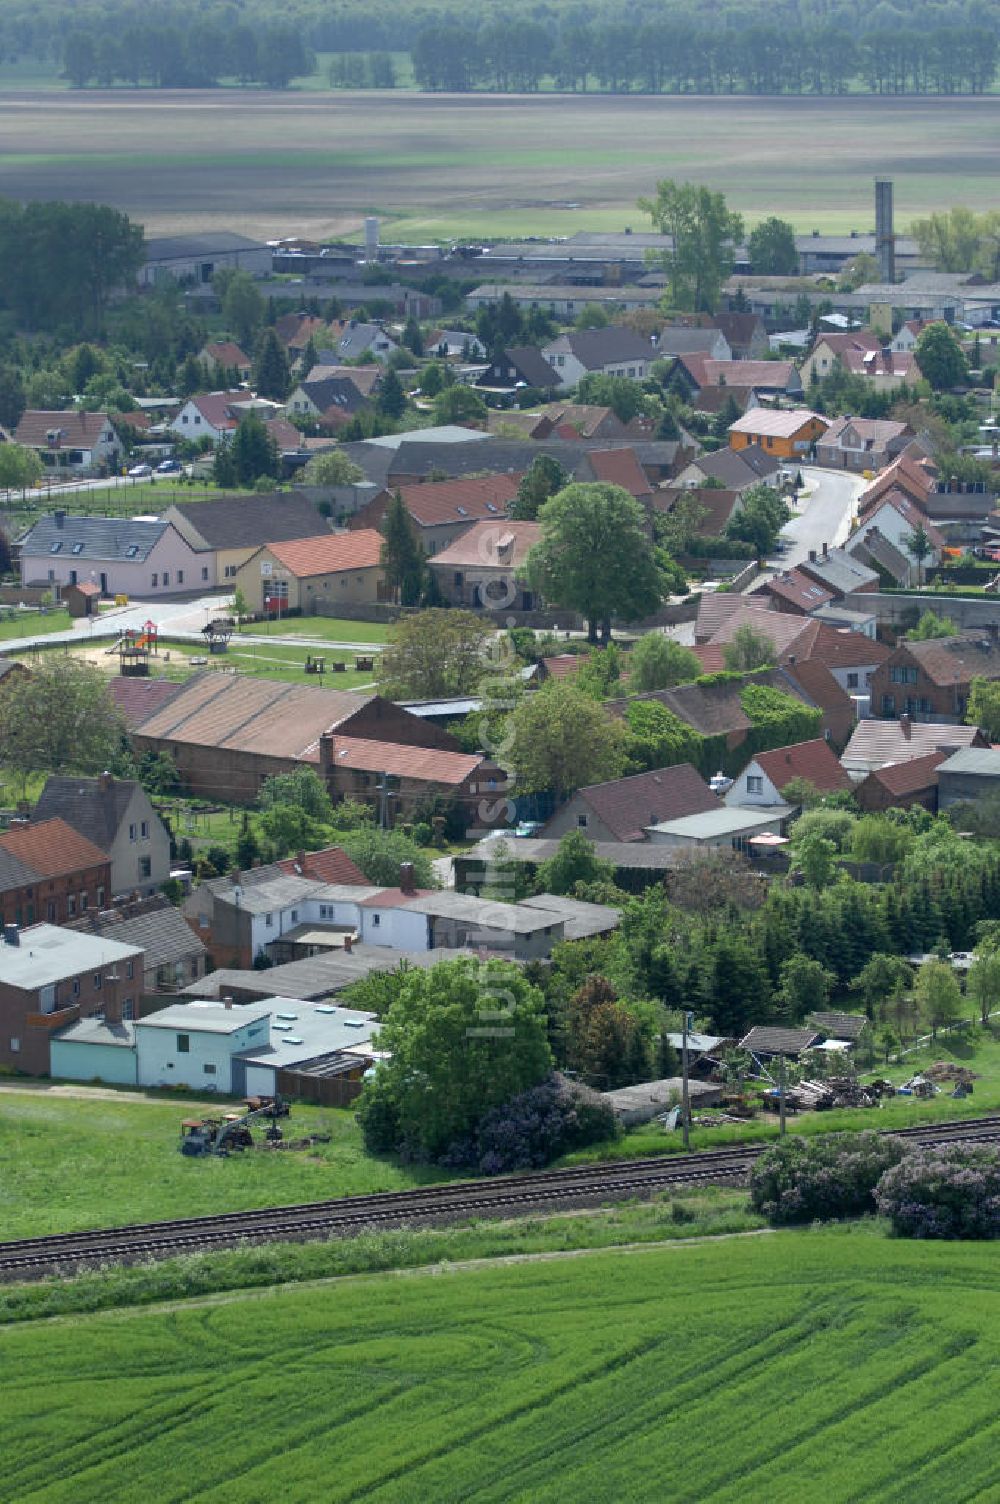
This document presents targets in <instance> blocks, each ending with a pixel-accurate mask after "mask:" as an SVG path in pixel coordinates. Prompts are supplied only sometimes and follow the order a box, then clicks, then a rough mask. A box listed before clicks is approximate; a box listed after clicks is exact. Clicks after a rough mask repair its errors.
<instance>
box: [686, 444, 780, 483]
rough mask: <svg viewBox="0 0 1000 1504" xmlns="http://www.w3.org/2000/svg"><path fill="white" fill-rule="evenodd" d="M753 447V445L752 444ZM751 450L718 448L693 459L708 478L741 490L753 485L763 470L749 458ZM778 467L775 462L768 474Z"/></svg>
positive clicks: (693, 462)
mask: <svg viewBox="0 0 1000 1504" xmlns="http://www.w3.org/2000/svg"><path fill="white" fill-rule="evenodd" d="M751 447H752V446H751ZM748 453H749V450H747V449H741V450H739V452H737V451H736V450H735V449H729V448H725V449H717V450H716V451H715V453H714V454H700V455H698V457H697V458H696V459H695V460H693V461H692V464H694V465H697V467H698V469H699V470H700V471H701V473H702V475H704V476H705V477H706V479H711V480H717V481H720V482H721V483H722V485H723V486H724V487H727V488H728V489H729V490H732V491H741V490H743V488H744V487H746V486H752V485H754V484H755V483H756V481H757V480H758V479H759V478H760V475H761V471H760V470H759V469H758V468H757V466H756V464H753V463H750V462H749V461H748V459H747V455H748ZM777 468H778V466H777V462H775V464H774V466H773V468H772V469H771V470H768V471H766V472H765V473H766V474H773V473H774V471H775V470H776V469H777Z"/></svg>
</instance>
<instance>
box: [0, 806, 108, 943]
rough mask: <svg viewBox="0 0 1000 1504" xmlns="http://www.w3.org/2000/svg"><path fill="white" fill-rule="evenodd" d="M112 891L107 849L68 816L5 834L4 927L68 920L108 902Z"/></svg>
mask: <svg viewBox="0 0 1000 1504" xmlns="http://www.w3.org/2000/svg"><path fill="white" fill-rule="evenodd" d="M110 891H111V864H110V862H109V860H108V857H107V854H106V853H105V852H104V851H102V850H101V849H100V848H99V847H97V846H95V845H94V843H93V842H92V841H88V840H87V839H86V838H85V837H84V836H81V835H80V834H79V833H78V832H77V831H75V830H73V829H72V828H71V827H70V826H69V825H67V824H66V822H65V821H64V820H59V819H50V820H42V821H38V822H33V823H31V824H21V825H14V826H12V827H11V829H10V830H7V831H4V833H3V834H2V835H0V929H2V928H3V926H4V925H8V924H12V925H16V926H17V927H18V928H19V929H20V928H22V927H23V926H24V925H31V924H35V923H40V922H41V921H42V920H46V921H47V922H48V923H49V924H65V923H66V921H67V920H69V919H73V918H75V916H76V915H77V914H82V913H85V912H86V911H87V910H88V909H89V908H95V909H101V908H103V907H104V905H105V903H107V901H108V897H109V894H110Z"/></svg>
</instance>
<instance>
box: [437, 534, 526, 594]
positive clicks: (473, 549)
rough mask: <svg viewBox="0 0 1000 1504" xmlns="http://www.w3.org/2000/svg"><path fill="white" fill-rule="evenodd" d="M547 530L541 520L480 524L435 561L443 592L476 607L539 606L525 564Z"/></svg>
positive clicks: (457, 539) (438, 579)
mask: <svg viewBox="0 0 1000 1504" xmlns="http://www.w3.org/2000/svg"><path fill="white" fill-rule="evenodd" d="M541 535H542V529H541V524H540V523H537V522H511V521H503V522H477V523H474V524H473V525H472V527H470V528H468V529H467V530H466V531H465V532H464V533H463V534H462V535H461V537H459V538H456V540H455V541H454V543H450V544H449V545H448V547H447V548H445V549H443V550H442V551H441V552H440V553H439V554H436V555H435V557H434V558H433V559H432V560H431V564H430V567H431V570H432V571H433V574H434V578H435V579H436V580H437V584H438V589H439V590H440V592H441V595H442V597H443V598H444V600H445V601H447V602H448V604H449V605H452V606H465V607H471V608H472V609H473V610H482V609H485V610H488V611H505V610H511V611H533V610H535V609H536V605H537V601H536V596H535V593H534V591H533V590H532V589H531V587H530V585H529V584H528V581H527V577H526V574H525V564H526V562H527V558H528V554H529V553H530V552H531V550H532V548H533V547H534V546H535V544H536V543H537V542H539V540H540V538H541Z"/></svg>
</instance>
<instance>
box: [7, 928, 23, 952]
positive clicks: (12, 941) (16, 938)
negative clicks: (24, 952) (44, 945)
mask: <svg viewBox="0 0 1000 1504" xmlns="http://www.w3.org/2000/svg"><path fill="white" fill-rule="evenodd" d="M3 940H4V944H5V945H13V946H15V947H16V946H18V945H20V943H21V932H20V930H19V929H18V927H17V925H16V924H5V925H4V927H3Z"/></svg>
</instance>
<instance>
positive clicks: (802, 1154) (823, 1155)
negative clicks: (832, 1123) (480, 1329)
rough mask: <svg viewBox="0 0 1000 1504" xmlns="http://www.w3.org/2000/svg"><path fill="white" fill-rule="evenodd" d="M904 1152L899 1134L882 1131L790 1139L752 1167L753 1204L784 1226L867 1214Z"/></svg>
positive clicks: (772, 1149) (766, 1153) (771, 1150)
mask: <svg viewBox="0 0 1000 1504" xmlns="http://www.w3.org/2000/svg"><path fill="white" fill-rule="evenodd" d="M904 1152H905V1151H904V1146H903V1144H902V1142H901V1141H900V1140H899V1139H894V1138H889V1137H885V1136H883V1135H882V1134H878V1133H823V1134H819V1135H817V1137H815V1138H803V1137H794V1138H786V1139H784V1140H783V1141H782V1142H781V1143H780V1144H775V1146H774V1147H773V1148H771V1149H766V1150H765V1151H764V1153H763V1154H762V1155H761V1156H760V1158H759V1159H758V1160H757V1162H756V1164H755V1165H754V1167H753V1169H752V1170H751V1172H750V1202H751V1205H752V1206H753V1208H754V1211H757V1212H760V1213H761V1214H762V1215H763V1216H765V1217H767V1218H768V1220H769V1221H771V1222H774V1223H775V1224H777V1225H779V1226H780V1225H782V1224H787V1223H792V1222H813V1221H817V1220H819V1221H825V1220H829V1219H832V1218H835V1217H863V1216H864V1215H865V1214H866V1213H869V1212H874V1210H875V1187H876V1186H877V1185H878V1184H879V1181H880V1180H881V1178H882V1176H883V1175H884V1173H885V1172H886V1171H887V1170H890V1169H891V1168H892V1166H894V1165H896V1164H898V1163H899V1161H900V1160H901V1159H902V1157H903V1154H904Z"/></svg>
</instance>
